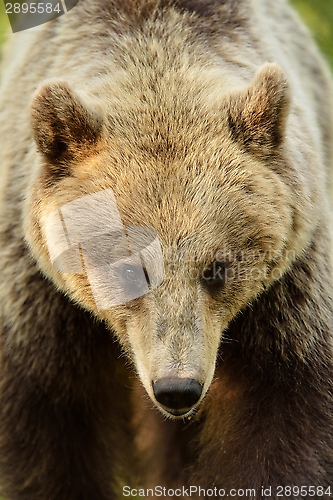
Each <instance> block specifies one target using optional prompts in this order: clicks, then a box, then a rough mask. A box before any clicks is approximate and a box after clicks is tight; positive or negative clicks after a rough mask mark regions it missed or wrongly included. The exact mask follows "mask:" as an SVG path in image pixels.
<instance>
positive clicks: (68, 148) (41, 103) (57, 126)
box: [31, 82, 103, 167]
mask: <svg viewBox="0 0 333 500" xmlns="http://www.w3.org/2000/svg"><path fill="white" fill-rule="evenodd" d="M31 119H32V130H33V135H34V139H35V141H36V144H37V149H38V151H39V152H40V153H42V154H43V155H44V156H45V158H46V159H47V160H48V161H49V163H51V164H52V165H54V166H59V167H61V166H62V165H64V164H66V165H67V164H68V162H70V161H74V160H80V159H82V158H84V157H85V156H87V155H90V154H93V152H94V150H95V149H96V145H97V142H98V139H99V138H100V136H101V133H102V126H103V120H102V119H101V116H100V114H98V113H97V112H93V111H90V110H88V109H87V108H86V107H85V106H84V105H83V104H82V102H81V100H80V98H79V97H78V96H77V95H76V94H75V93H74V92H73V91H72V90H71V89H70V87H69V85H68V84H67V83H66V82H55V83H46V84H44V85H43V86H42V87H41V88H40V89H39V90H38V91H37V92H36V94H35V96H34V97H33V100H32V103H31Z"/></svg>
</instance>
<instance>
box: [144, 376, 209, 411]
mask: <svg viewBox="0 0 333 500" xmlns="http://www.w3.org/2000/svg"><path fill="white" fill-rule="evenodd" d="M152 387H153V392H154V396H155V398H156V401H157V402H158V403H159V404H160V405H162V406H163V408H164V410H165V411H167V412H168V413H170V414H171V415H173V416H182V415H185V414H186V413H188V412H189V411H190V410H191V409H192V408H193V407H194V405H195V404H196V403H198V401H199V400H200V397H201V394H202V385H201V384H200V383H199V382H198V381H197V380H195V379H193V378H179V377H167V378H161V379H159V380H157V381H156V382H152Z"/></svg>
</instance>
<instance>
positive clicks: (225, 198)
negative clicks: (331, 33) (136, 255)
mask: <svg viewBox="0 0 333 500" xmlns="http://www.w3.org/2000/svg"><path fill="white" fill-rule="evenodd" d="M330 85H331V84H330V77H329V74H328V70H327V68H326V66H325V64H324V63H323V61H322V60H321V57H320V56H319V54H318V52H317V49H316V48H315V46H314V44H313V43H312V41H311V39H310V37H309V35H308V33H307V32H306V30H305V29H304V27H303V26H302V25H301V24H300V22H299V21H298V19H297V18H296V16H295V15H294V14H293V12H292V11H291V10H290V8H289V7H288V6H287V5H286V4H285V2H284V1H283V0H280V1H277V0H235V1H232V0H206V1H205V0H174V1H172V0H170V1H164V0H161V1H158V0H152V1H148V0H134V1H132V2H130V1H129V0H119V1H118V0H108V1H106V0H94V1H93V0H83V1H82V2H80V3H79V5H78V6H77V7H75V8H74V9H73V10H72V11H70V13H68V14H66V15H65V16H62V17H60V18H58V19H56V20H54V21H52V22H49V23H47V24H45V25H43V26H41V27H39V28H38V29H36V30H35V32H34V33H31V32H29V33H24V32H23V33H21V34H16V35H15V36H14V37H13V41H12V43H11V44H10V46H9V47H8V48H7V53H6V57H5V60H4V64H3V70H2V86H1V95H0V113H1V120H0V130H1V148H0V164H1V180H0V189H1V191H0V202H1V212H0V213H1V218H0V275H1V280H0V304H1V305H0V316H1V318H0V320H1V323H0V329H1V330H0V332H1V337H0V338H1V344H0V356H1V357H0V363H1V368H0V374H1V376H0V484H1V485H2V487H3V492H4V495H6V496H7V498H8V499H9V500H28V499H29V500H30V499H31V500H111V499H115V498H120V497H121V496H122V493H121V484H129V485H132V486H134V487H137V486H143V487H153V486H155V485H161V486H166V487H169V488H173V487H177V486H179V485H184V486H188V485H191V484H192V485H195V484H196V485H200V486H201V487H202V488H214V487H215V486H216V487H217V488H224V489H225V490H226V491H227V490H228V489H230V488H244V489H245V488H255V489H256V491H257V498H258V497H260V495H261V487H262V486H265V487H268V486H272V488H273V498H274V495H275V494H276V487H277V486H278V485H281V486H292V485H297V486H299V487H301V486H305V487H307V486H310V485H315V486H324V487H327V486H328V485H329V484H330V483H331V487H333V399H332V398H333V396H332V394H333V386H332V380H333V345H332V332H333V317H332V306H333V304H332V285H333V280H332V262H331V254H332V249H331V246H332V244H331V236H330V223H331V215H330V208H329V190H330V170H331V168H332V161H333V160H332V158H333V153H332V144H333V137H332V134H333V132H332V131H333V120H332V91H331V86H330ZM110 188H111V189H112V190H113V192H114V195H115V198H116V200H117V204H118V208H119V212H120V214H121V217H122V221H123V223H124V225H125V226H149V227H151V228H153V229H154V230H155V231H156V232H157V234H158V237H159V240H160V243H161V246H162V250H163V256H164V264H165V278H164V281H163V283H162V284H161V285H160V286H159V287H158V288H156V289H155V290H152V291H150V293H148V294H147V295H145V296H143V297H141V298H138V299H135V300H133V301H131V302H129V303H127V304H124V305H121V306H117V307H113V308H110V309H109V310H105V311H97V309H96V305H95V303H94V300H93V297H92V293H91V290H90V287H89V283H88V282H87V279H86V277H85V276H84V274H66V273H60V272H57V271H56V270H55V269H54V268H53V267H52V265H51V263H50V257H49V254H48V251H47V246H46V239H45V234H44V232H43V223H42V221H43V217H45V216H46V215H48V214H49V213H50V212H52V211H53V210H55V209H56V208H58V207H59V206H61V205H63V204H65V203H67V202H69V201H71V200H74V199H76V198H78V197H80V196H83V195H86V194H91V193H95V192H98V191H100V190H105V189H110ZM218 252H222V254H223V261H227V262H228V272H229V273H230V275H228V279H227V282H226V283H225V284H224V286H223V287H222V288H221V289H219V290H211V289H207V287H206V288H205V286H204V283H203V281H202V280H201V281H200V279H199V278H198V276H199V277H200V275H201V276H202V275H203V273H204V271H205V269H207V268H209V266H210V265H211V264H212V262H213V261H214V258H215V256H216V254H217V253H218ZM193 270H194V271H197V274H195V273H193ZM194 275H195V276H194ZM115 339H117V340H116V341H115ZM118 344H119V346H118ZM120 353H125V355H123V356H120ZM126 365H128V366H126ZM170 374H171V375H172V376H177V377H191V378H197V379H198V380H199V381H200V383H201V384H202V386H203V395H202V398H201V400H200V404H199V407H198V411H197V412H196V413H195V412H190V413H189V415H188V416H187V417H186V418H185V419H178V420H172V419H166V418H165V415H166V412H164V415H162V413H160V412H159V411H158V409H156V407H155V405H154V403H155V404H157V403H156V401H155V399H154V394H153V392H152V386H151V383H152V381H155V380H157V379H159V378H163V377H166V376H169V375H170ZM147 393H148V395H149V396H150V397H148V396H147ZM234 498H238V497H237V496H235V497H234ZM239 498H240V496H239ZM280 498H281V497H280ZM282 498H284V497H282ZM286 498H287V497H286ZM288 498H301V497H300V496H298V495H297V494H295V495H294V496H288ZM302 498H304V496H303V497H302ZM305 498H307V496H306V497H305ZM309 498H310V496H309ZM311 498H324V497H322V496H320V495H317V496H311Z"/></svg>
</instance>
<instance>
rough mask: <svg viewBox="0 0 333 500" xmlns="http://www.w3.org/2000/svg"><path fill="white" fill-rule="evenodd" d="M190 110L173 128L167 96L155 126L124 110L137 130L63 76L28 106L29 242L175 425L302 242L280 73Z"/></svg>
mask: <svg viewBox="0 0 333 500" xmlns="http://www.w3.org/2000/svg"><path fill="white" fill-rule="evenodd" d="M196 97H197V96H196ZM190 100H191V102H193V95H192V96H191V97H190ZM194 102H196V105H195V106H194V107H193V108H191V107H190V106H189V108H188V112H187V113H185V112H184V108H186V104H187V103H186V100H185V101H184V102H182V103H181V105H180V104H179V103H177V100H176V99H174V103H175V108H174V111H173V114H172V120H173V122H172V123H173V125H172V123H171V122H167V120H166V119H163V118H165V117H166V115H167V114H170V113H163V106H165V108H167V107H168V105H169V103H168V102H163V98H161V97H159V101H157V104H156V103H155V109H156V113H154V109H153V110H152V106H151V105H150V111H149V113H150V116H151V119H150V121H148V123H147V120H146V119H145V118H142V115H144V113H145V108H144V106H143V104H144V103H143V104H142V103H141V105H142V108H141V109H134V110H133V109H132V110H128V109H127V110H126V113H123V115H124V114H125V117H126V118H125V119H126V120H127V121H132V123H131V126H130V127H129V126H128V123H127V124H126V127H124V122H123V120H124V118H121V115H120V114H119V113H117V109H115V110H113V109H111V108H110V109H109V108H107V109H105V108H102V107H101V105H100V104H99V103H98V102H92V101H91V99H89V98H87V97H86V96H83V95H82V96H79V95H78V94H76V93H75V92H74V91H73V90H72V89H71V87H70V85H69V84H67V83H66V82H59V81H58V82H49V83H45V84H44V85H43V86H42V87H41V88H40V89H39V90H38V91H37V93H36V94H35V96H34V98H33V100H32V104H31V109H32V128H33V132H34V137H35V142H36V145H37V149H38V151H39V153H40V154H39V159H38V165H37V167H36V170H35V176H34V178H33V181H32V183H31V191H30V196H29V198H28V201H27V206H26V214H25V230H26V239H27V241H28V243H29V245H30V247H31V250H32V252H33V253H34V254H35V255H36V256H38V262H39V265H40V267H41V268H42V270H43V272H44V273H45V274H46V275H47V276H49V277H50V278H51V279H52V280H53V281H54V282H55V283H56V285H57V286H58V287H59V288H60V289H61V290H62V291H64V292H65V293H66V294H67V295H68V296H69V297H71V298H72V299H73V300H74V301H75V302H77V303H78V304H80V305H81V306H83V307H84V308H85V309H88V310H89V311H91V312H92V313H93V314H94V315H95V316H96V317H97V318H99V319H101V320H103V321H105V322H106V323H107V325H108V327H109V328H110V330H111V331H113V332H115V334H116V335H117V337H118V338H119V340H120V342H121V344H122V346H123V348H124V349H125V350H126V352H127V353H128V355H129V358H130V359H131V360H132V361H133V363H134V365H135V367H136V370H137V372H138V374H139V376H140V379H141V381H142V383H143V385H144V387H145V389H146V391H147V392H148V394H149V396H150V397H151V398H152V400H153V401H154V402H155V403H156V404H157V405H158V407H159V408H160V410H161V411H162V412H164V413H165V414H166V415H167V416H171V417H177V416H184V415H189V414H191V412H193V411H194V408H196V407H197V406H198V405H199V404H200V402H201V401H202V399H203V398H204V396H205V394H206V393H207V390H208V389H209V387H210V384H211V382H212V380H213V376H214V370H215V363H216V359H217V356H218V352H219V345H220V341H221V337H222V336H223V332H224V331H225V330H226V328H227V327H228V325H229V323H230V321H231V320H232V319H233V318H234V317H235V316H236V315H237V314H238V313H239V312H240V311H241V310H242V308H244V307H245V306H246V305H248V304H249V303H250V302H251V301H252V300H254V299H255V298H256V297H257V295H258V294H259V293H260V292H261V291H263V290H264V289H265V288H267V287H268V286H270V285H271V284H272V283H273V282H274V280H276V279H278V278H280V277H281V274H282V273H284V272H285V271H286V270H287V269H288V268H289V266H290V264H291V263H292V261H293V260H294V259H295V258H296V257H297V252H299V250H298V249H299V248H302V244H303V242H302V237H303V236H302V234H300V235H298V236H297V237H296V236H295V235H294V232H293V225H294V224H295V217H296V215H295V208H294V207H293V206H292V204H291V203H290V200H291V199H292V197H291V195H290V186H288V184H287V183H286V182H283V179H282V178H281V176H280V175H278V173H277V172H276V171H275V169H274V165H275V163H276V162H277V158H279V162H280V163H281V157H282V156H281V149H282V148H281V146H282V144H283V141H284V133H285V128H286V121H287V118H288V110H289V92H288V86H287V83H286V80H285V78H284V75H283V73H282V70H281V69H280V68H279V67H278V66H277V65H275V64H266V65H264V66H263V67H262V68H261V70H260V71H259V72H258V73H257V75H256V76H255V78H254V80H253V81H252V83H251V84H250V85H249V86H248V87H246V88H244V89H241V90H239V91H238V90H237V91H234V92H233V93H231V94H229V95H226V96H222V97H221V105H220V106H219V109H218V111H216V110H215V109H214V108H213V107H212V103H211V102H210V101H209V99H207V100H204V99H203V97H202V96H200V99H199V98H198V97H197V100H195V99H194ZM150 104H151V103H150ZM177 105H178V108H177ZM136 106H139V104H137V103H136ZM217 116H218V117H219V120H217ZM140 117H141V118H140ZM175 117H176V118H177V117H178V121H177V120H175ZM175 123H176V124H177V126H178V127H179V128H177V127H175ZM124 130H126V134H127V135H126V136H125V135H124V132H123V131H124ZM128 131H133V133H132V136H131V133H129V132H128ZM196 138H197V139H196ZM41 200H42V201H41ZM59 210H60V211H61V214H62V215H61V216H59V217H60V218H58V214H59V213H60V212H59ZM66 214H67V215H66ZM66 217H67V219H66ZM60 219H61V221H60ZM57 220H58V230H57V229H56V227H57V222H56V221H57ZM115 221H116V222H117V221H118V222H117V223H116V222H115ZM64 225H65V226H66V227H67V230H68V236H69V239H71V242H72V243H74V247H75V248H74V253H75V252H76V254H75V255H76V257H75V255H74V254H73V255H74V257H73V255H72V254H68V253H67V259H68V260H67V265H69V268H66V265H65V267H63V268H61V264H60V267H58V270H57V268H56V266H54V262H52V252H53V250H52V248H54V245H57V244H58V246H59V245H60V247H61V236H59V237H58V239H57V237H55V239H56V240H57V242H58V243H57V242H55V241H54V240H52V241H50V235H51V234H53V235H54V234H58V233H57V231H58V232H59V234H60V233H61V230H62V229H61V228H62V226H64ZM70 226H71V227H74V228H76V229H73V228H72V230H71V231H70V229H69V227H70ZM59 228H60V229H59ZM73 231H74V233H75V235H73ZM131 238H132V239H131ZM51 239H52V237H51ZM129 240H130V246H132V250H131V249H130V250H129V251H127V250H128V249H126V246H127V245H128V242H129ZM59 242H60V243H59ZM154 242H155V243H154ZM153 243H154V244H153ZM149 245H150V246H149ZM60 247H59V248H58V251H57V250H55V253H56V254H57V255H59V254H60V252H61V250H62V249H61V248H60ZM134 247H135V249H136V250H137V251H134ZM147 247H149V248H150V255H148V257H147V256H146V262H148V264H147V266H145V260H144V258H143V257H142V255H143V250H145V248H147ZM68 248H69V246H68V247H66V244H65V247H64V248H63V250H68ZM126 252H127V253H126ZM148 253H149V252H148ZM68 255H69V257H68ZM133 256H136V257H135V258H136V260H135V258H134V257H133ZM73 259H74V260H75V259H76V261H75V263H74V260H73ZM111 261H112V262H114V263H115V267H114V269H113V271H112V272H114V273H116V274H117V277H118V278H119V279H118V278H117V279H118V281H117V283H118V285H117V286H118V288H117V286H116V285H115V279H114V276H113V277H110V275H109V273H110V272H111V271H110V262H111ZM65 264H66V263H65ZM75 265H77V266H78V267H77V268H75ZM71 266H72V267H71ZM149 266H151V268H148V267H149ZM154 279H155V283H152V280H154ZM119 283H120V285H119ZM119 287H120V288H122V292H120V288H119ZM115 290H116V292H115ZM117 290H118V291H117ZM124 290H125V292H126V293H125V292H124ZM119 293H123V294H124V298H123V299H119V300H118V301H117V300H116V299H113V298H112V297H115V296H117V297H118V298H119ZM96 294H97V295H96ZM126 294H127V295H126ZM182 384H183V385H182ZM170 387H171V388H170ZM170 393H172V396H170ZM175 393H177V394H178V395H177V396H175Z"/></svg>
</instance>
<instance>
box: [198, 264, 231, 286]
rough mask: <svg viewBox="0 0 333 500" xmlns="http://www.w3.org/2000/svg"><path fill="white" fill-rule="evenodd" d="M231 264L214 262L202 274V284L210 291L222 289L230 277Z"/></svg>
mask: <svg viewBox="0 0 333 500" xmlns="http://www.w3.org/2000/svg"><path fill="white" fill-rule="evenodd" d="M229 268H230V263H229V262H217V261H215V262H212V263H211V264H210V265H209V266H208V267H206V268H205V269H204V270H203V272H202V277H201V282H202V284H203V286H205V287H206V288H207V289H208V290H209V291H218V290H219V289H220V288H222V287H223V286H224V285H225V283H226V281H227V276H228V269H229Z"/></svg>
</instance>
